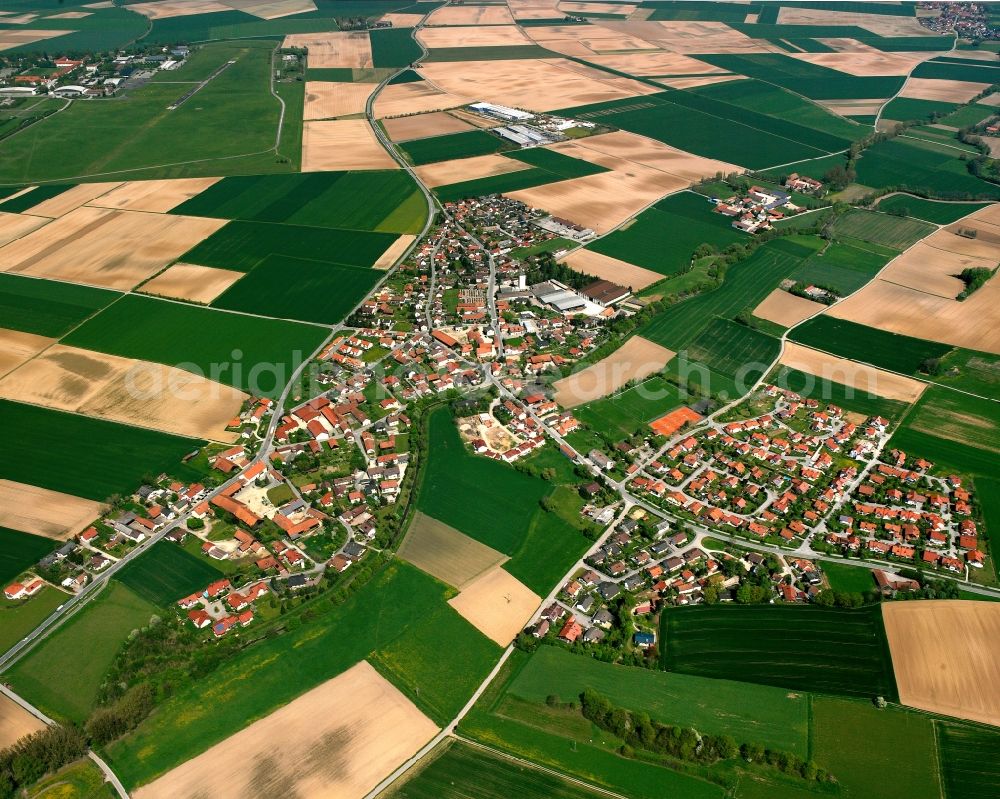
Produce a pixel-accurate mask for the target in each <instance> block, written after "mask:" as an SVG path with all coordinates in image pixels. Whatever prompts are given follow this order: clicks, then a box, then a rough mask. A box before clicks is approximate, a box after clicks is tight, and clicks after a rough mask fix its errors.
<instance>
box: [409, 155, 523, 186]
mask: <svg viewBox="0 0 1000 799" xmlns="http://www.w3.org/2000/svg"><path fill="white" fill-rule="evenodd" d="M527 168H528V164H526V163H524V161H518V160H517V159H516V158H504V157H503V156H502V155H477V156H473V157H472V158H457V159H455V160H454V161H439V162H438V163H436V164H427V165H426V166H418V167H417V168H416V169H414V172H416V173H417V175H418V176H419V177H420V180H421V181H423V182H424V183H425V184H426V185H427V186H428V187H430V188H432V189H433V188H435V187H437V186H447V185H449V184H451V183H461V182H462V181H463V180H474V179H476V178H488V177H492V176H493V175H505V174H507V173H508V172H520V171H521V170H522V169H527Z"/></svg>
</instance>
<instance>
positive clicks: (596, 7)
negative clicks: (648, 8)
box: [559, 2, 638, 16]
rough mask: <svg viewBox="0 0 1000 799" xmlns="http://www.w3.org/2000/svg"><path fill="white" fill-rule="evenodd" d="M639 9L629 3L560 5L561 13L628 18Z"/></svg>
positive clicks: (570, 3)
mask: <svg viewBox="0 0 1000 799" xmlns="http://www.w3.org/2000/svg"><path fill="white" fill-rule="evenodd" d="M636 8H638V6H637V5H633V4H629V3H574V2H568V3H560V4H559V10H560V11H568V12H569V13H571V14H580V13H586V12H588V11H589V12H590V13H592V14H622V15H624V16H628V15H629V14H631V13H632V12H633V11H635V10H636Z"/></svg>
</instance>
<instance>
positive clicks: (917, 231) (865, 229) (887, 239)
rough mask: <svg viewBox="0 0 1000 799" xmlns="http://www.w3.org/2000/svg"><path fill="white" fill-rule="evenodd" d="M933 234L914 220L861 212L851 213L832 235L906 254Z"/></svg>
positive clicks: (839, 219)
mask: <svg viewBox="0 0 1000 799" xmlns="http://www.w3.org/2000/svg"><path fill="white" fill-rule="evenodd" d="M934 230H935V228H934V227H933V225H929V224H926V223H924V222H920V221H918V220H916V219H909V218H907V217H901V216H893V215H891V214H879V213H875V212H874V211H865V210H864V209H862V208H854V209H851V210H850V211H848V212H847V213H846V214H844V215H843V216H841V217H840V218H838V219H837V222H836V224H835V225H834V226H833V232H834V234H835V235H838V236H850V237H851V238H855V239H862V240H863V241H870V242H874V243H875V244H881V245H883V246H884V247H891V248H892V249H894V250H905V249H906V248H907V247H909V246H911V245H912V244H914V243H916V242H918V241H920V239H922V238H924V236H927V235H929V234H931V233H933V232H934Z"/></svg>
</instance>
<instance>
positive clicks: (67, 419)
mask: <svg viewBox="0 0 1000 799" xmlns="http://www.w3.org/2000/svg"><path fill="white" fill-rule="evenodd" d="M0 419H2V420H3V422H2V429H3V434H4V436H5V442H6V445H7V446H9V447H10V451H12V452H18V453H20V454H19V456H18V457H17V458H5V459H3V460H2V461H0V478H4V479H7V480H14V481H17V482H21V483H30V484H31V485H37V486H41V487H42V488H49V489H52V490H53V491H63V492H66V493H68V494H73V495H74V496H79V497H84V498H86V499H93V500H96V501H98V502H103V501H104V500H106V499H107V498H108V497H109V496H111V495H112V494H127V493H129V492H131V491H134V490H135V489H136V488H138V486H139V484H140V482H141V481H142V478H143V476H144V475H147V474H159V473H160V472H167V473H168V474H176V475H178V476H180V474H181V472H182V466H181V458H182V457H184V455H186V454H187V453H189V452H191V451H192V450H194V449H197V448H198V447H199V446H201V444H202V443H204V442H201V441H197V440H195V439H190V438H181V437H180V436H172V435H168V434H166V433H157V432H155V431H153V430H144V429H142V428H138V427H127V426H125V425H120V424H115V423H114V422H105V421H102V420H100V419H90V418H88V417H86V416H78V415H76V414H70V413H62V412H60V411H52V410H49V409H47V408H39V407H35V406H32V405H23V404H21V403H17V402H9V401H7V400H0Z"/></svg>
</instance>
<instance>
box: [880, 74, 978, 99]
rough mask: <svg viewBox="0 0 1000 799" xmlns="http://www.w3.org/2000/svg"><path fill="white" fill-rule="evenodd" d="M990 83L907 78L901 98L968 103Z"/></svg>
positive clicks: (900, 94)
mask: <svg viewBox="0 0 1000 799" xmlns="http://www.w3.org/2000/svg"><path fill="white" fill-rule="evenodd" d="M989 85H990V84H988V83H973V82H972V81H968V80H936V79H934V78H907V79H906V83H905V84H904V85H903V90H902V91H901V92H900V93H899V96H900V97H910V98H913V99H914V100H942V101H944V102H948V103H967V102H969V100H971V99H972V98H973V97H975V96H976V95H977V94H979V93H980V92H981V91H983V89H987V88H989Z"/></svg>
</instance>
